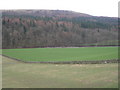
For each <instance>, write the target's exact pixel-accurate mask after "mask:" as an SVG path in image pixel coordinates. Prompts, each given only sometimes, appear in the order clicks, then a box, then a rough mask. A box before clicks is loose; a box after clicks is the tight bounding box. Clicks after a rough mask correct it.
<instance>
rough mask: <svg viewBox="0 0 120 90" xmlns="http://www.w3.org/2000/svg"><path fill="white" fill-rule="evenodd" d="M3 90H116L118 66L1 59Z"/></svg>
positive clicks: (115, 64)
mask: <svg viewBox="0 0 120 90" xmlns="http://www.w3.org/2000/svg"><path fill="white" fill-rule="evenodd" d="M2 78H3V82H2V83H3V88H117V87H118V64H117V63H114V64H37V63H36V64H35V63H32V64H28V63H22V62H18V61H14V60H12V59H9V58H6V57H3V77H2Z"/></svg>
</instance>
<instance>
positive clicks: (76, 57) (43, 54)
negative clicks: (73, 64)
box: [2, 47, 118, 61]
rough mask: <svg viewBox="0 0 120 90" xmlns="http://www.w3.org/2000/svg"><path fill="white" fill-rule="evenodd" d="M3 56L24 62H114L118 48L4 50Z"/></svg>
mask: <svg viewBox="0 0 120 90" xmlns="http://www.w3.org/2000/svg"><path fill="white" fill-rule="evenodd" d="M2 54H3V55H6V56H9V57H12V58H15V59H19V60H22V61H82V60H83V61H90V60H113V59H118V47H80V48H27V49H3V51H2Z"/></svg>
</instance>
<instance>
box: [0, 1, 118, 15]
mask: <svg viewBox="0 0 120 90" xmlns="http://www.w3.org/2000/svg"><path fill="white" fill-rule="evenodd" d="M118 2H119V0H1V1H0V9H50V10H70V11H76V12H80V13H86V14H90V15H93V16H108V17H118Z"/></svg>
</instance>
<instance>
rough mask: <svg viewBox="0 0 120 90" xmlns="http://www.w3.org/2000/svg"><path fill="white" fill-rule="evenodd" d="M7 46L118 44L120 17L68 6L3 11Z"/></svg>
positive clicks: (4, 35) (4, 46)
mask: <svg viewBox="0 0 120 90" xmlns="http://www.w3.org/2000/svg"><path fill="white" fill-rule="evenodd" d="M2 18H3V19H2V28H3V30H2V35H3V36H2V42H3V43H2V44H3V48H24V47H78V46H84V45H85V46H89V45H116V44H117V41H118V19H117V18H115V17H96V16H91V15H88V14H83V13H78V12H73V11H65V10H6V11H3V12H2Z"/></svg>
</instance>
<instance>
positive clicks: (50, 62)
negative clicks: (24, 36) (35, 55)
mask: <svg viewBox="0 0 120 90" xmlns="http://www.w3.org/2000/svg"><path fill="white" fill-rule="evenodd" d="M1 55H2V56H4V57H7V58H10V59H13V60H16V61H19V62H23V63H43V64H107V63H119V62H120V60H119V59H113V60H100V61H98V60H96V61H95V60H94V61H45V62H44V61H22V60H20V59H16V58H12V57H9V56H6V55H3V54H1Z"/></svg>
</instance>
